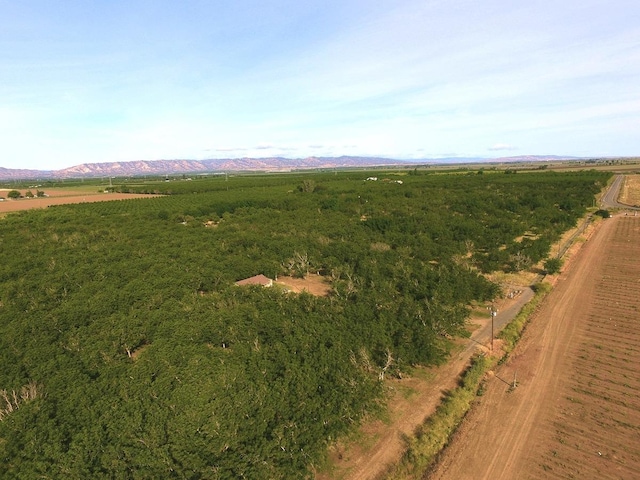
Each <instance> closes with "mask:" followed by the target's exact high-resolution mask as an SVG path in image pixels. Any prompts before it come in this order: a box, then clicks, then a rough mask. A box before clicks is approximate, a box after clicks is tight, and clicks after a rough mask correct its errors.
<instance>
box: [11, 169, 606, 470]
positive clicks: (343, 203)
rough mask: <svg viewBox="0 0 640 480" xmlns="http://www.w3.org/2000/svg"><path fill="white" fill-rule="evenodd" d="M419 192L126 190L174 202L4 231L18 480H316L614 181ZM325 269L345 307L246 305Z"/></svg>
mask: <svg viewBox="0 0 640 480" xmlns="http://www.w3.org/2000/svg"><path fill="white" fill-rule="evenodd" d="M413 173H414V174H413V175H403V176H399V175H397V174H393V173H392V172H377V173H376V174H375V175H377V177H378V178H379V180H378V181H364V179H365V178H367V177H368V176H370V175H371V173H370V172H368V173H363V172H356V173H353V172H351V173H342V172H340V173H331V174H307V173H305V174H302V173H300V174H290V175H273V176H255V177H250V176H240V177H228V178H227V177H222V176H221V177H219V178H206V179H196V180H193V181H174V182H157V183H149V182H147V183H139V184H137V185H136V184H133V183H132V182H128V183H126V184H125V183H123V184H122V185H120V186H119V187H118V189H121V190H128V191H146V192H149V193H152V192H155V193H167V194H170V195H169V196H165V197H155V198H149V199H140V200H126V201H117V202H102V203H95V204H79V205H73V206H58V207H52V208H49V209H47V210H33V211H29V212H23V213H18V214H12V215H9V216H7V217H5V218H3V219H1V220H0V286H1V289H0V364H1V365H2V368H1V369H0V477H2V478H40V477H43V478H47V477H52V478H172V477H175V478H194V479H195V478H203V479H204V478H269V479H273V478H298V477H302V476H305V474H306V473H307V472H309V467H310V466H311V465H313V464H316V463H317V462H318V461H319V460H320V459H321V458H322V457H323V455H324V452H325V449H326V445H327V444H328V442H331V441H332V440H333V439H335V438H337V437H338V436H340V435H343V434H345V433H346V432H347V431H348V430H349V429H350V428H351V427H352V426H353V425H354V424H357V422H358V421H359V420H360V419H361V418H362V416H363V415H364V414H365V413H366V412H370V411H372V410H373V409H375V408H377V406H378V405H379V403H380V399H381V398H382V394H383V389H382V383H381V379H382V378H384V376H385V375H390V374H394V373H398V372H401V371H403V370H405V369H407V368H409V367H410V366H412V365H416V364H437V363H439V362H442V361H444V360H445V359H446V355H447V352H448V348H449V341H448V340H447V338H450V336H452V335H453V336H455V335H464V334H465V320H466V318H467V315H468V310H467V309H468V306H469V305H470V304H471V303H473V302H477V301H486V300H489V299H492V298H493V297H495V296H496V295H497V293H498V290H497V287H496V286H495V285H493V284H491V283H490V282H488V281H487V280H485V278H484V277H483V276H482V275H481V273H483V272H489V271H492V270H497V269H503V270H515V269H521V268H526V267H527V266H528V265H532V264H533V263H536V262H539V261H540V260H543V259H544V258H545V257H546V256H547V255H548V252H549V247H550V245H551V243H552V242H553V241H555V240H556V239H557V238H558V237H559V235H560V234H561V233H562V232H563V231H565V230H566V229H568V228H570V227H571V226H573V225H574V224H575V222H576V220H577V218H579V217H580V216H581V215H582V214H583V213H584V212H585V209H586V208H587V207H588V206H590V205H591V204H592V202H593V196H594V194H595V193H596V192H597V191H598V190H599V189H601V188H602V186H603V184H604V183H605V182H606V180H607V178H608V176H607V174H602V173H596V172H582V173H573V174H555V173H546V172H545V173H535V174H534V173H529V174H518V175H497V174H492V173H489V172H487V173H485V174H484V175H475V174H473V175H465V174H456V175H440V174H437V175H436V174H433V175H420V174H417V173H418V172H413ZM385 177H386V178H385ZM398 180H401V183H400V182H398ZM306 270H310V271H319V272H320V273H322V274H323V275H325V276H326V278H327V279H328V280H329V281H330V282H331V284H332V293H331V294H330V295H329V296H327V297H314V296H311V295H309V294H306V293H305V294H300V295H293V294H288V293H286V292H285V291H283V290H282V289H279V288H260V287H246V288H244V287H243V288H240V287H236V286H234V285H233V284H234V282H235V281H236V280H239V279H242V278H245V277H249V276H252V275H255V274H258V273H263V274H265V275H267V276H269V277H271V278H273V277H275V276H277V275H280V274H284V273H287V272H291V273H296V272H297V273H298V274H303V273H305V272H306ZM3 391H4V392H5V394H6V395H5V396H4V397H3V396H2V392H3ZM14 392H15V393H16V395H15V396H12V395H13V393H14ZM13 398H15V401H14V400H12V399H13Z"/></svg>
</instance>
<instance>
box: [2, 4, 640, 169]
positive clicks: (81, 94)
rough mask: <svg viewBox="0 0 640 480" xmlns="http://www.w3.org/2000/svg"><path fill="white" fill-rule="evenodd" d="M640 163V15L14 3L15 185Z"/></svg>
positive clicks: (8, 128)
mask: <svg viewBox="0 0 640 480" xmlns="http://www.w3.org/2000/svg"><path fill="white" fill-rule="evenodd" d="M340 155H359V156H385V157H391V158H398V159H422V158H440V157H469V156H478V157H500V156H516V155H570V156H578V157H603V156H639V155H640V2H639V1H638V0H580V1H577V0H552V1H551V0H528V1H526V2H525V1H522V2H521V1H513V0H482V1H478V0H468V1H467V0H446V1H445V0H322V1H316V0H226V1H221V0H202V1H199V0H182V1H180V2H177V1H169V0H126V1H125V0H109V1H107V0H68V1H64V2H61V1H56V0H20V1H15V0H0V167H5V168H30V169H41V170H51V169H61V168H66V167H71V166H74V165H78V164H81V163H95V162H121V161H130V160H158V159H196V160H197V159H207V158H238V157H271V156H284V157H290V158H303V157H307V156H340Z"/></svg>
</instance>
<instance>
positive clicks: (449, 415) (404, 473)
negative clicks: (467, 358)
mask: <svg viewBox="0 0 640 480" xmlns="http://www.w3.org/2000/svg"><path fill="white" fill-rule="evenodd" d="M495 362H496V359H495V358H490V357H485V356H483V355H478V356H475V357H473V359H472V360H471V364H470V366H469V368H468V369H467V370H466V372H465V373H464V375H463V376H462V379H461V381H460V386H459V387H457V388H455V389H453V390H451V391H450V392H448V393H447V395H446V397H445V398H444V400H443V401H442V403H441V404H440V406H439V407H438V409H437V410H436V412H435V413H434V414H433V415H432V416H431V417H429V418H428V419H427V420H426V422H425V423H424V424H423V425H422V426H420V427H419V428H418V429H417V431H416V434H415V436H414V438H412V439H407V443H408V448H407V451H406V452H405V454H404V456H403V458H402V460H401V462H400V463H399V464H398V465H397V466H396V467H394V468H393V470H392V471H391V472H390V474H389V476H388V477H387V478H388V479H389V480H400V479H406V478H422V475H423V474H424V472H425V471H426V470H427V469H428V468H429V466H430V465H431V464H432V463H433V461H434V460H435V459H436V457H437V455H438V453H440V451H441V450H442V449H443V448H444V447H445V446H446V444H447V443H448V442H449V438H450V436H451V435H452V434H453V432H455V430H456V428H457V427H458V425H459V424H460V422H461V421H462V419H463V418H464V416H465V415H466V413H467V411H468V410H469V408H470V406H471V403H472V402H473V400H474V398H476V395H477V392H478V388H479V386H480V382H481V381H482V379H483V378H484V374H485V373H486V371H487V370H488V369H489V368H491V367H492V366H493V365H495Z"/></svg>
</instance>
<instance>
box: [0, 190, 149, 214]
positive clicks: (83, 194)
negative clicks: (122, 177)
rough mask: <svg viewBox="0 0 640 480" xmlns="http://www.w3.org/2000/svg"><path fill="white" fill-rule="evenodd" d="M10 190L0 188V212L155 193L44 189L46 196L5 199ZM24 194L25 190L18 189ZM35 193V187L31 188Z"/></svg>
mask: <svg viewBox="0 0 640 480" xmlns="http://www.w3.org/2000/svg"><path fill="white" fill-rule="evenodd" d="M9 191H10V190H8V189H0V196H1V197H5V200H4V201H0V214H2V213H6V212H17V211H20V210H31V209H34V208H46V207H49V206H51V205H66V204H71V203H90V202H107V201H111V200H125V199H130V198H150V197H152V196H155V195H142V194H135V193H98V192H95V191H82V190H77V191H75V190H65V189H57V190H56V189H53V188H51V189H46V190H45V192H46V194H47V195H48V196H47V197H34V198H19V199H16V200H11V199H7V198H6V196H7V193H8V192H9ZM18 191H19V192H20V193H22V195H24V194H25V193H26V192H27V190H18ZM33 191H34V193H35V189H34V190H33Z"/></svg>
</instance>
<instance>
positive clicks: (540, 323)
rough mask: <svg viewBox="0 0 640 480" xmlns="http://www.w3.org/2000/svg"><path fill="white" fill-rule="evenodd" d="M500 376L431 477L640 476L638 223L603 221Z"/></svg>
mask: <svg viewBox="0 0 640 480" xmlns="http://www.w3.org/2000/svg"><path fill="white" fill-rule="evenodd" d="M495 373H496V377H494V378H493V379H492V380H490V381H489V382H488V383H489V385H488V388H487V390H486V392H485V394H484V396H482V397H479V401H478V404H477V405H476V406H475V407H474V408H473V410H472V411H471V412H470V413H469V415H468V416H467V418H466V419H465V421H464V422H463V425H462V427H461V428H460V429H459V431H458V433H457V434H456V436H455V438H454V439H453V441H452V443H451V444H450V446H449V447H448V449H447V450H446V451H445V453H444V454H443V457H442V459H441V462H440V464H439V465H438V467H437V468H436V470H435V471H434V472H432V474H431V475H430V476H429V478H433V479H440V480H444V479H456V480H461V479H474V480H475V479H491V480H496V479H509V480H511V479H547V478H576V479H609V478H611V479H614V478H615V479H630V480H631V479H638V478H640V217H633V216H624V215H619V216H617V217H615V218H611V219H608V220H605V221H603V222H602V223H601V227H600V228H599V230H598V231H597V232H596V233H595V234H594V235H593V236H592V238H591V240H589V242H588V243H587V244H586V245H584V247H583V248H582V249H581V251H580V252H579V253H578V255H577V257H576V258H575V261H574V262H572V263H571V265H570V267H569V269H568V271H567V272H565V273H564V274H563V275H562V276H561V278H560V280H559V281H558V283H557V285H556V286H555V288H554V289H553V291H552V292H551V293H550V294H549V296H548V298H547V299H546V300H545V303H544V305H543V306H542V307H541V309H540V310H539V311H538V313H537V314H536V316H535V318H533V319H532V321H531V323H530V325H529V327H528V328H527V330H526V331H525V334H524V336H523V338H522V340H521V342H520V344H519V345H518V347H517V348H516V350H515V351H514V352H513V354H512V356H511V357H510V360H509V361H508V362H507V363H506V364H504V365H503V366H502V367H500V369H499V370H498V371H496V372H495ZM514 377H516V378H517V383H518V386H517V387H516V388H515V389H513V388H509V386H508V385H506V384H505V383H504V382H502V381H500V380H499V379H500V378H501V379H507V380H509V382H511V381H512V379H513V378H514Z"/></svg>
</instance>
